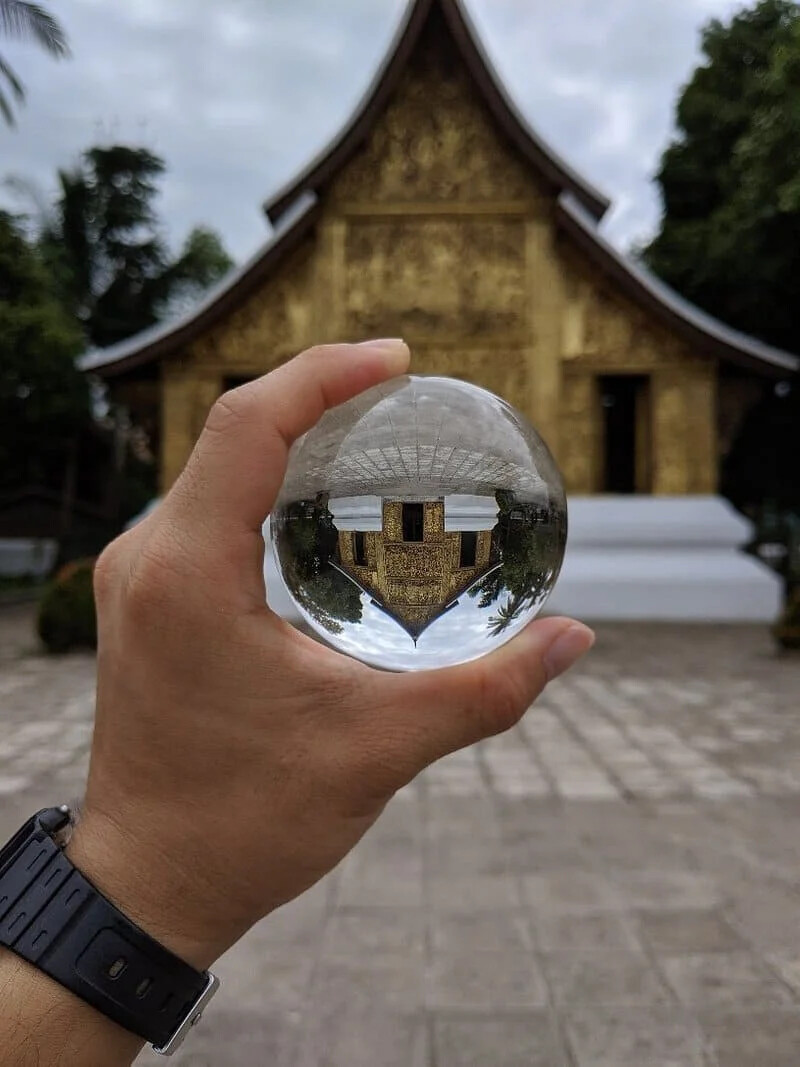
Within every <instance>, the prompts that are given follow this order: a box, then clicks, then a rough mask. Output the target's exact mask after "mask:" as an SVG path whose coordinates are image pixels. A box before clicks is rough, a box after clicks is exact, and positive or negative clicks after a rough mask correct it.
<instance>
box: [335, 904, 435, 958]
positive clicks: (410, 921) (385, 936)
mask: <svg viewBox="0 0 800 1067" xmlns="http://www.w3.org/2000/svg"><path fill="white" fill-rule="evenodd" d="M424 941H425V918H424V912H423V911H422V910H421V909H415V910H411V909H389V908H349V909H345V910H337V911H336V912H335V913H334V914H333V915H332V916H331V917H330V919H329V920H328V924H327V926H326V928H325V932H324V935H323V937H322V939H321V950H322V953H323V955H324V956H325V957H331V956H347V957H358V956H359V955H360V954H361V953H364V952H414V953H419V954H421V953H422V951H423V947H424Z"/></svg>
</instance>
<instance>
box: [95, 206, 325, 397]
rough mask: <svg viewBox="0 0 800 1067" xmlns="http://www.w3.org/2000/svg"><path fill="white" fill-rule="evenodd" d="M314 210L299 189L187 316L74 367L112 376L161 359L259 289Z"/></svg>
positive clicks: (293, 245) (314, 215) (102, 350)
mask: <svg viewBox="0 0 800 1067" xmlns="http://www.w3.org/2000/svg"><path fill="white" fill-rule="evenodd" d="M319 212H320V204H319V201H318V200H317V197H316V196H315V195H314V194H313V193H306V194H304V195H303V196H302V197H301V198H300V199H299V200H298V201H297V203H296V204H294V205H293V207H292V210H291V211H290V212H287V214H286V215H285V216H284V217H283V218H282V219H281V221H280V224H279V225H278V226H277V227H276V229H275V233H274V234H273V236H272V237H271V239H270V240H269V241H268V242H267V243H266V244H265V245H263V246H262V248H260V249H259V251H258V252H257V253H256V254H255V256H253V257H252V259H250V260H249V261H248V262H247V263H245V264H244V266H242V267H240V268H239V269H238V270H235V271H233V272H232V273H231V274H229V275H228V276H227V277H226V278H224V279H223V280H222V281H221V282H220V284H219V285H218V286H216V287H215V288H214V289H212V290H211V291H210V292H209V293H208V294H207V295H206V297H205V298H204V299H203V300H202V302H201V303H200V304H199V305H198V306H197V307H195V308H192V310H191V311H190V312H189V313H188V315H186V316H185V317H184V318H182V319H178V320H177V321H172V322H166V323H159V324H158V325H156V326H153V327H152V328H151V329H149V330H145V331H143V332H142V333H139V334H136V335H135V336H134V337H131V338H128V339H127V340H125V341H120V343H119V344H116V345H111V346H109V347H108V348H100V349H97V350H96V351H94V352H88V353H87V354H86V355H85V356H83V357H82V359H81V360H80V361H79V363H78V366H79V367H80V369H81V370H83V371H86V372H87V373H91V374H98V375H100V377H102V378H114V377H116V376H117V375H120V374H126V373H128V372H130V371H131V370H133V369H134V368H136V367H141V366H143V365H145V364H148V363H152V362H153V361H155V360H159V359H163V357H164V356H169V355H170V354H171V353H173V352H175V351H176V350H177V349H179V348H183V347H184V346H186V345H187V344H189V343H190V342H192V341H194V340H195V339H196V338H197V337H199V336H200V335H201V334H202V333H203V331H204V330H206V329H208V327H210V326H213V325H214V323H216V322H218V321H219V320H220V319H222V318H224V317H225V316H226V315H227V314H229V313H230V312H231V311H233V310H234V309H235V308H237V307H239V306H240V305H241V304H243V303H244V301H245V300H246V299H247V297H248V296H250V295H251V293H253V292H255V291H256V290H258V288H259V287H260V285H261V283H262V282H263V281H264V279H265V278H267V277H268V276H269V274H270V273H271V272H272V271H273V270H274V268H275V267H276V266H277V265H278V264H279V263H280V262H281V261H282V260H283V259H284V258H285V257H286V256H287V255H289V254H290V253H291V252H293V251H294V250H295V249H296V248H297V247H298V246H299V244H300V243H301V241H302V240H303V238H304V237H305V236H306V234H307V233H309V231H310V230H311V229H312V227H313V226H314V224H315V223H316V221H317V218H318V217H319Z"/></svg>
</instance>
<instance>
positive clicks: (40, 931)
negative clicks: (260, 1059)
mask: <svg viewBox="0 0 800 1067" xmlns="http://www.w3.org/2000/svg"><path fill="white" fill-rule="evenodd" d="M59 810H60V809H51V810H50V811H48V812H40V813H39V816H37V817H36V818H35V819H34V820H32V824H33V825H32V827H31V829H32V832H31V833H30V835H29V836H27V835H26V836H25V837H23V835H22V832H21V834H20V835H18V838H20V837H22V838H23V839H22V840H20V843H19V848H18V849H17V850H16V852H15V853H14V854H13V855H12V856H11V857H10V858H9V860H8V862H6V863H4V864H0V945H3V946H5V947H7V948H9V949H11V951H12V952H15V953H16V954H17V955H18V956H21V957H22V958H23V959H25V960H28V961H29V962H30V963H32V964H34V965H35V966H36V967H37V968H38V969H39V970H41V971H43V972H44V973H45V974H48V975H49V976H50V977H51V978H53V979H55V981H56V982H58V983H59V984H60V985H62V986H64V987H65V988H67V989H69V990H70V991H71V992H73V993H75V994H76V995H77V996H78V997H80V998H81V999H82V1000H84V1001H86V1002H87V1003H89V1004H91V1005H92V1006H93V1007H95V1008H96V1009H97V1010H98V1011H100V1012H102V1013H103V1014H104V1015H106V1016H108V1018H110V1019H113V1020H114V1022H116V1023H119V1025H120V1026H122V1027H124V1028H125V1029H126V1030H130V1031H131V1032H133V1033H135V1034H138V1035H139V1036H140V1037H142V1038H144V1039H145V1041H148V1042H150V1043H151V1044H152V1045H153V1046H154V1047H155V1048H156V1050H157V1051H159V1052H165V1053H169V1052H172V1051H173V1050H174V1048H175V1047H177V1044H178V1043H179V1042H180V1040H182V1038H183V1036H185V1032H186V1031H187V1030H188V1029H189V1027H191V1026H192V1025H193V1024H194V1023H195V1022H197V1021H198V1019H199V1015H200V1012H201V1011H202V1008H203V1007H204V1006H205V1003H206V1002H207V1000H208V999H210V997H211V995H213V993H214V992H215V991H216V987H217V984H218V983H217V980H216V979H215V978H214V976H213V975H211V974H210V973H209V972H200V971H196V970H195V969H194V968H193V967H190V966H189V965H188V964H187V963H185V962H184V961H183V960H181V959H179V958H178V957H177V956H175V955H174V954H173V953H172V952H170V951H168V950H167V949H165V948H164V947H163V945H160V944H159V943H158V942H157V941H155V940H154V939H153V938H152V937H150V936H149V935H148V934H146V933H145V932H144V931H143V930H141V929H140V928H139V927H138V926H137V925H136V924H135V923H133V922H132V921H131V920H130V919H128V918H127V917H126V916H125V915H123V914H122V912H121V911H119V910H118V909H117V908H116V907H115V906H114V905H113V904H112V903H111V902H110V901H109V900H108V899H107V898H106V897H104V896H103V895H102V893H100V891H99V890H98V889H96V888H95V887H94V886H93V885H92V884H91V882H89V881H88V879H86V878H85V877H84V876H83V875H82V874H81V872H80V871H79V870H77V868H75V867H74V866H73V865H72V864H71V863H70V861H69V860H68V859H67V857H66V856H65V855H64V853H63V852H62V850H61V848H60V847H59V846H58V844H56V842H55V841H54V840H53V837H52V836H51V832H49V831H48V828H49V827H50V826H52V825H53V823H54V819H53V813H55V812H58V811H59ZM48 817H49V822H48Z"/></svg>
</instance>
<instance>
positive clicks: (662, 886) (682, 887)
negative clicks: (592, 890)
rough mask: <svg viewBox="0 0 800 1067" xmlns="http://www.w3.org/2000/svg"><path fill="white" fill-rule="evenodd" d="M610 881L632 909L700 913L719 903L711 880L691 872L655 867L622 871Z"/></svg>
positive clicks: (713, 881)
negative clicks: (691, 910) (689, 910)
mask: <svg viewBox="0 0 800 1067" xmlns="http://www.w3.org/2000/svg"><path fill="white" fill-rule="evenodd" d="M614 881H615V882H616V884H617V886H618V887H619V891H620V893H621V894H622V896H623V897H624V898H625V900H626V902H627V903H628V904H629V905H630V906H631V907H634V908H641V909H653V910H657V911H663V910H665V909H671V910H674V911H681V910H683V909H687V910H688V909H696V910H702V909H704V908H713V907H716V906H717V905H718V904H719V903H721V900H722V894H721V891H720V889H719V887H718V886H717V884H716V882H715V880H714V879H713V878H711V877H710V876H709V875H707V874H701V873H697V872H695V871H676V870H659V869H658V868H653V869H649V870H640V871H626V872H621V873H620V874H619V875H618V876H616V877H615V878H614Z"/></svg>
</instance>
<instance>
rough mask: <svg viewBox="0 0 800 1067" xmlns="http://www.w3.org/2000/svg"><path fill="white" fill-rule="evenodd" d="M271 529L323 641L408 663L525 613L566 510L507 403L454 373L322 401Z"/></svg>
mask: <svg viewBox="0 0 800 1067" xmlns="http://www.w3.org/2000/svg"><path fill="white" fill-rule="evenodd" d="M270 529H271V537H272V545H273V549H274V552H275V556H276V560H277V563H278V569H279V571H280V573H281V575H282V577H283V580H284V582H285V583H286V586H287V588H288V590H289V593H290V594H291V596H292V598H293V599H294V601H295V603H296V605H297V608H298V610H299V612H300V614H301V615H302V617H303V619H304V620H305V621H306V623H307V624H308V625H309V626H310V627H311V628H312V629H313V630H314V631H315V632H316V633H317V634H318V635H319V636H320V637H321V638H323V639H324V640H325V641H326V643H328V644H330V645H332V646H333V647H334V648H336V649H338V650H339V651H341V652H344V653H347V654H348V655H351V656H355V657H356V658H358V659H361V660H364V661H365V662H366V663H370V664H373V665H375V666H378V667H384V668H387V669H390V670H421V669H427V668H432V667H444V666H449V665H451V664H455V663H463V662H466V661H467V660H470V659H475V658H476V657H478V656H481V655H483V654H484V653H486V652H490V651H491V650H492V649H494V648H497V647H498V646H499V645H501V644H503V643H504V642H506V641H508V640H509V639H510V638H511V637H513V636H514V635H515V634H516V633H518V632H519V631H520V630H521V629H522V628H523V627H524V626H525V625H526V624H527V623H528V622H530V620H531V619H532V618H534V616H535V615H537V614H538V612H539V611H540V610H541V608H542V605H543V604H544V602H545V600H546V599H547V597H548V595H549V593H550V591H551V589H552V588H553V585H554V584H555V581H556V578H557V577H558V572H559V569H560V567H561V562H562V559H563V556H564V547H565V543H566V535H567V511H566V501H565V498H564V489H563V485H562V482H561V477H560V475H559V473H558V470H557V468H556V466H555V463H554V462H553V458H552V456H551V455H550V453H549V451H548V450H547V446H546V445H545V444H544V442H543V441H542V439H541V438H540V437H539V435H538V434H537V433H536V431H535V430H534V429H533V427H532V426H531V425H530V423H529V422H528V421H527V420H526V419H525V418H524V417H523V416H522V415H520V414H519V412H517V411H515V410H514V409H513V408H512V407H511V406H510V405H509V404H507V403H505V401H503V400H501V399H500V398H499V397H496V396H494V395H493V394H492V393H489V392H487V391H486V390H484V389H480V388H478V387H477V386H474V385H470V384H468V383H466V382H462V381H456V380H453V379H450V378H436V377H422V376H407V377H403V378H397V379H394V380H392V381H391V382H388V383H386V384H383V385H379V386H377V387H375V388H374V389H370V390H368V391H367V392H366V393H362V394H361V395H360V396H358V397H356V398H355V399H354V400H351V401H349V402H348V403H346V404H342V405H341V406H340V407H337V408H334V409H332V410H331V411H328V412H327V413H326V414H325V415H324V416H323V417H322V419H321V420H320V422H319V423H318V424H317V425H316V426H315V427H314V428H313V429H312V430H311V431H310V432H309V433H308V434H306V435H305V436H304V437H303V438H301V439H300V440H299V441H298V442H297V443H296V444H295V445H294V447H293V448H292V450H291V453H290V457H289V466H288V470H287V473H286V477H285V479H284V483H283V487H282V489H281V494H280V497H279V499H278V502H277V504H276V507H275V509H274V511H273V514H272V516H271V520H270Z"/></svg>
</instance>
